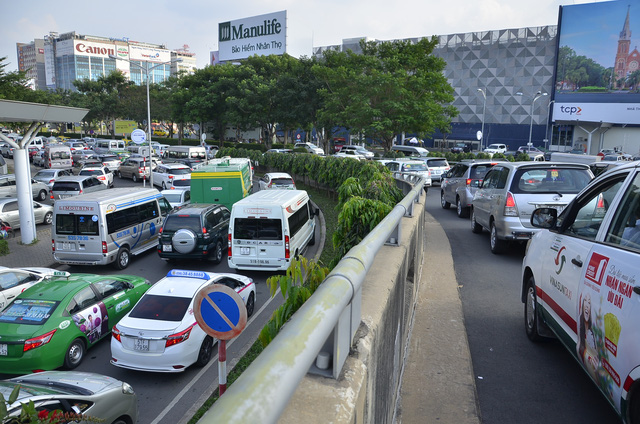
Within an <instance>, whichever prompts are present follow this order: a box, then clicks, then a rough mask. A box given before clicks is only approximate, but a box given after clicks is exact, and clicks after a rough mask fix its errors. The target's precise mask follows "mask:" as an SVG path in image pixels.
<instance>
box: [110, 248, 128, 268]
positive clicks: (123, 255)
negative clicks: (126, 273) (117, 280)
mask: <svg viewBox="0 0 640 424" xmlns="http://www.w3.org/2000/svg"><path fill="white" fill-rule="evenodd" d="M129 259H130V257H129V249H127V248H126V247H121V248H120V250H118V256H116V261H115V262H114V263H113V265H114V266H115V267H116V268H117V269H125V268H126V267H128V266H129Z"/></svg>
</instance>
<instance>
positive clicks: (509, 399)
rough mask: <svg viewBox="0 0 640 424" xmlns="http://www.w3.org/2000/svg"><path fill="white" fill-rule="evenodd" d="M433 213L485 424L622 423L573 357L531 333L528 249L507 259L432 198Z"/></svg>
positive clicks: (519, 247)
mask: <svg viewBox="0 0 640 424" xmlns="http://www.w3.org/2000/svg"><path fill="white" fill-rule="evenodd" d="M426 207H427V210H428V211H429V213H431V214H432V215H433V216H434V217H435V218H436V219H437V220H438V221H439V223H440V224H441V225H442V227H443V229H444V230H445V232H446V233H447V236H448V237H449V242H450V244H451V250H452V255H453V259H454V267H455V272H456V277H457V279H458V283H459V285H460V296H461V299H462V305H463V313H464V317H465V326H466V329H467V337H468V340H469V348H470V351H471V356H472V363H473V369H474V374H475V380H476V387H477V393H478V399H479V405H480V411H481V416H482V421H483V423H485V424H487V423H488V424H493V423H504V422H519V423H539V422H546V423H566V422H580V421H582V422H607V423H609V422H619V419H618V418H617V416H616V414H615V412H614V411H613V409H612V408H611V407H610V405H609V404H608V402H607V401H606V399H605V398H604V397H603V396H602V395H601V394H600V392H599V391H598V389H597V387H596V386H595V384H593V383H592V382H591V381H590V380H589V378H588V376H587V375H586V373H585V372H584V371H583V370H582V368H581V367H580V366H579V365H578V363H577V362H576V361H575V360H574V359H573V357H572V356H571V354H570V353H569V352H568V351H567V350H566V349H565V348H564V347H563V346H562V345H561V344H560V342H559V341H557V340H551V341H548V342H544V343H539V344H536V343H533V342H531V341H529V339H528V338H527V337H526V334H525V331H524V305H523V303H522V301H521V300H520V275H521V272H522V258H523V257H524V248H525V246H524V245H518V244H514V245H512V247H511V248H510V249H508V251H507V252H506V253H505V254H503V255H493V254H492V253H491V252H490V249H489V233H488V232H486V231H484V232H483V233H482V234H474V233H472V232H471V224H470V220H469V219H460V218H458V217H457V216H456V213H455V209H453V208H452V209H450V210H444V209H442V207H441V206H440V199H439V193H438V196H427V206H426Z"/></svg>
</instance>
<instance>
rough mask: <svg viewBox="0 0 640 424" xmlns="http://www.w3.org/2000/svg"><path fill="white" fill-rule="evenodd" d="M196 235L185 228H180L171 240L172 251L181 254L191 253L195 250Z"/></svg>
mask: <svg viewBox="0 0 640 424" xmlns="http://www.w3.org/2000/svg"><path fill="white" fill-rule="evenodd" d="M196 240H197V237H196V234H195V233H194V232H193V231H191V230H188V229H186V228H181V229H179V230H178V231H176V232H175V234H174V235H173V237H172V238H171V245H172V246H173V249H174V250H175V251H176V252H178V253H182V254H186V253H191V252H193V250H194V249H195V248H196Z"/></svg>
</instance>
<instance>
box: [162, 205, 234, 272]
mask: <svg viewBox="0 0 640 424" xmlns="http://www.w3.org/2000/svg"><path fill="white" fill-rule="evenodd" d="M230 216H231V213H230V212H229V209H227V208H226V207H224V206H222V205H217V204H203V203H196V204H193V203H192V204H189V205H186V206H185V207H183V208H181V209H179V210H177V211H174V212H172V213H170V214H169V215H167V217H166V218H165V220H164V223H163V224H162V230H161V232H160V239H159V240H158V255H159V256H160V257H161V258H162V259H165V260H176V259H180V260H182V259H205V260H208V259H211V260H212V261H213V263H215V264H219V263H220V262H221V261H222V257H223V255H224V253H225V251H226V249H225V247H226V246H227V240H228V235H229V218H230Z"/></svg>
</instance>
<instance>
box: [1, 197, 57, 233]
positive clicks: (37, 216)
mask: <svg viewBox="0 0 640 424" xmlns="http://www.w3.org/2000/svg"><path fill="white" fill-rule="evenodd" d="M52 217H53V206H51V205H45V204H42V203H38V202H33V219H34V220H35V222H36V224H51V219H52ZM0 220H2V221H4V222H6V223H8V224H9V225H10V226H11V227H12V228H13V229H14V230H15V229H17V228H20V208H19V205H18V199H16V198H12V197H7V198H5V199H0Z"/></svg>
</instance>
